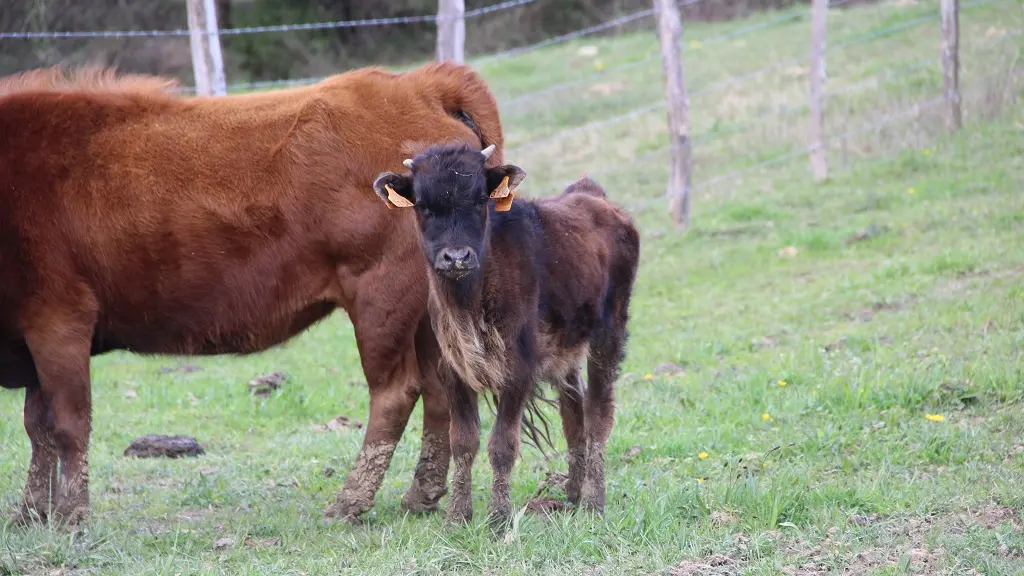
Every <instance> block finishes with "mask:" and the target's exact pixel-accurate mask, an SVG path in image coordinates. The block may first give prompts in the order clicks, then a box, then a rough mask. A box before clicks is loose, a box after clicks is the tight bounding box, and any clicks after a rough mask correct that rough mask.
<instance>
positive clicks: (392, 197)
mask: <svg viewBox="0 0 1024 576" xmlns="http://www.w3.org/2000/svg"><path fill="white" fill-rule="evenodd" d="M384 189H385V190H387V191H388V208H391V205H392V204H394V205H395V206H397V207H398V208H412V206H413V203H412V202H409V200H407V199H406V198H405V197H404V196H401V195H400V194H399V193H398V192H395V189H394V188H392V187H391V185H390V184H385V185H384Z"/></svg>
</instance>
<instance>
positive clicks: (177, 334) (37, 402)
mask: <svg viewBox="0 0 1024 576" xmlns="http://www.w3.org/2000/svg"><path fill="white" fill-rule="evenodd" d="M171 85H173V82H172V81H171V80H169V79H162V78H156V77H150V76H138V75H127V76H121V77H120V78H117V77H116V76H115V73H114V71H113V70H79V71H76V72H75V73H72V74H71V75H70V77H65V75H64V74H63V73H62V72H60V71H57V70H55V69H47V70H36V71H30V72H28V73H23V74H19V75H16V76H12V77H8V78H5V79H2V80H0V167H2V168H0V277H2V278H4V280H3V282H0V386H3V387H7V388H22V387H23V388H26V389H27V390H26V404H25V428H26V431H27V433H28V436H29V439H30V440H31V442H32V462H31V465H30V468H29V477H28V482H27V484H26V495H25V498H24V505H23V509H22V517H23V518H28V517H32V516H36V515H38V516H41V517H45V516H47V515H50V514H51V513H52V515H53V516H57V517H61V518H65V519H69V520H70V521H71V522H72V523H76V522H77V521H79V520H81V519H83V518H84V517H85V516H86V513H87V511H88V459H87V454H88V441H89V436H90V431H91V420H90V396H91V394H90V380H89V359H90V356H92V355H96V354H101V353H103V352H106V351H109V350H115V349H124V350H130V351H133V352H139V353H147V354H192V355H204V354H248V353H255V352H259V351H262V350H265V349H267V348H269V347H271V346H274V345H277V344H279V343H282V342H284V341H286V340H288V339H290V338H291V337H293V336H294V335H296V334H298V333H300V332H302V331H303V330H305V329H306V328H307V327H309V326H310V325H312V324H313V323H315V322H317V321H318V320H320V319H321V318H323V317H325V316H326V315H327V314H329V313H330V312H332V311H333V310H335V309H337V308H343V309H345V310H346V311H347V312H348V314H349V316H350V318H351V320H352V323H353V325H354V328H355V334H356V339H357V345H358V347H359V353H360V359H361V361H362V366H363V370H364V372H365V374H366V378H367V382H368V384H369V388H370V417H369V423H368V426H367V431H366V436H365V439H364V444H363V449H362V451H361V453H360V456H359V458H358V459H357V463H356V465H355V467H354V469H353V470H352V472H351V473H350V475H349V477H348V478H347V479H346V481H345V485H344V488H343V489H342V491H341V492H340V493H339V495H338V498H337V500H336V502H335V503H334V504H332V505H331V506H330V507H329V508H328V512H327V513H328V516H330V517H345V518H354V517H356V516H358V515H359V514H361V513H362V512H365V511H366V510H367V509H369V507H370V506H371V505H372V502H373V498H374V494H375V493H376V491H377V489H378V487H379V486H380V483H381V480H382V479H383V475H384V472H385V470H386V469H387V467H388V464H389V462H390V458H391V454H392V453H393V451H394V448H395V445H396V444H397V442H398V441H399V439H400V437H401V435H402V431H403V429H404V428H405V425H406V422H407V420H408V418H409V414H410V412H411V411H412V409H413V406H414V404H415V402H416V400H417V398H418V397H419V396H420V394H421V392H422V395H423V397H424V408H425V409H424V439H425V440H424V446H423V452H422V454H421V462H420V465H419V466H418V467H417V473H416V476H415V479H414V483H413V485H412V486H411V487H410V489H409V492H407V494H406V498H405V502H406V503H407V504H411V505H413V507H414V508H417V509H430V508H432V507H433V506H435V505H436V502H437V499H439V498H440V497H441V495H442V494H443V493H444V492H445V487H444V483H445V476H446V471H447V466H448V461H449V453H448V451H447V450H445V449H440V448H439V446H443V447H445V448H447V445H448V414H447V409H446V404H445V401H444V396H443V391H442V389H441V384H440V381H439V380H438V376H437V364H438V362H439V357H440V353H439V351H438V350H437V344H436V340H435V339H434V336H433V333H432V331H431V328H430V324H429V321H428V319H427V316H426V303H427V292H428V288H427V278H426V275H425V273H426V270H425V269H424V267H423V264H422V255H421V253H420V247H419V243H418V238H417V234H416V230H415V226H414V225H413V219H414V217H413V215H412V214H410V213H408V212H406V211H399V210H388V209H387V208H386V207H385V206H383V205H382V204H381V203H380V202H379V201H378V199H377V198H376V197H375V196H374V195H373V193H372V191H370V184H371V183H372V182H373V179H374V177H375V176H376V175H377V174H378V173H380V172H381V171H382V170H388V169H395V168H398V167H400V166H401V162H402V160H403V158H405V157H407V156H408V154H409V152H410V151H411V150H415V149H417V148H419V149H421V148H422V147H424V146H426V145H429V144H431V143H437V142H446V141H456V142H464V143H467V144H470V145H472V146H473V147H476V148H478V149H479V147H481V146H484V145H488V144H495V145H496V146H497V150H496V152H495V154H494V156H493V157H492V163H494V164H495V165H497V164H498V163H500V162H501V150H502V146H503V137H502V130H501V123H500V120H499V117H498V111H497V106H496V102H495V99H494V97H493V95H492V94H491V93H490V91H489V90H488V88H487V86H486V85H485V83H484V82H483V81H482V80H481V79H480V78H479V77H478V76H477V75H476V74H475V73H474V72H473V71H472V70H471V69H470V68H468V67H465V66H461V65H456V64H453V63H434V64H428V65H425V66H423V67H421V68H419V69H417V70H414V71H412V72H408V73H405V74H393V73H389V72H386V71H383V70H378V69H361V70H356V71H352V72H348V73H345V74H340V75H337V76H334V77H331V78H328V79H326V80H324V81H322V82H320V83H318V84H314V85H312V86H306V87H300V88H293V89H288V90H278V91H273V92H264V93H254V94H246V95H232V96H226V97H197V98H186V97H178V96H175V95H173V94H167V93H163V92H162V91H163V90H164V89H165V88H167V87H169V86H171ZM463 114H465V115H466V116H468V118H469V119H470V121H469V122H467V121H466V119H465V118H463V117H462V115H463ZM417 351H419V354H418V353H417ZM428 439H429V442H428V441H427V440H428ZM58 461H60V462H61V463H62V464H61V469H60V470H59V473H58V470H57V467H58V464H57V462H58ZM52 478H58V479H59V480H58V484H59V488H60V489H59V490H54V491H53V494H55V498H54V499H53V501H51V498H50V495H49V494H50V492H49V491H48V490H44V488H47V489H48V488H50V487H52V482H51V479H52Z"/></svg>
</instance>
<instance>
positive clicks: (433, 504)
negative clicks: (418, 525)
mask: <svg viewBox="0 0 1024 576" xmlns="http://www.w3.org/2000/svg"><path fill="white" fill-rule="evenodd" d="M447 493H448V488H446V487H445V488H441V490H439V491H437V492H436V493H435V494H430V493H428V492H427V491H426V490H425V489H423V488H420V487H419V486H416V485H414V486H413V487H412V488H410V489H409V491H408V492H406V493H405V496H404V497H403V498H402V509H403V510H406V511H408V512H411V513H413V514H433V513H434V512H437V511H438V509H439V507H438V502H440V501H441V498H442V497H443V496H444V495H445V494H447Z"/></svg>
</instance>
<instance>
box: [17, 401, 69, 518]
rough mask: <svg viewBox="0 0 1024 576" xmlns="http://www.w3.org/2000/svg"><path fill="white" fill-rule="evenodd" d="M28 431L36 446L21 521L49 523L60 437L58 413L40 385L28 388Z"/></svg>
mask: <svg viewBox="0 0 1024 576" xmlns="http://www.w3.org/2000/svg"><path fill="white" fill-rule="evenodd" d="M25 432H27V433H28V439H29V442H30V443H31V445H32V459H31V460H30V461H29V465H28V480H27V481H26V482H25V491H24V493H23V494H22V498H21V511H20V513H19V514H18V516H17V517H16V518H17V520H18V521H19V522H20V523H23V524H28V523H30V522H33V521H39V522H45V521H46V519H47V518H48V517H49V515H50V513H51V512H52V507H53V500H54V499H53V497H54V496H55V495H56V493H57V489H58V486H59V483H58V481H57V440H56V437H55V435H54V432H55V431H54V416H53V411H51V410H50V405H49V403H47V401H46V399H45V398H44V397H43V392H42V390H41V389H40V388H39V386H38V385H35V386H30V387H28V388H26V389H25Z"/></svg>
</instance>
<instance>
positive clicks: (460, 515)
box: [444, 503, 473, 529]
mask: <svg viewBox="0 0 1024 576" xmlns="http://www.w3.org/2000/svg"><path fill="white" fill-rule="evenodd" d="M472 521H473V506H472V505H467V506H458V505H456V504H455V503H452V504H451V505H449V506H448V513H447V514H446V515H445V517H444V524H445V526H446V527H447V528H448V529H454V528H458V527H460V526H465V525H467V524H469V523H470V522H472Z"/></svg>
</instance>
